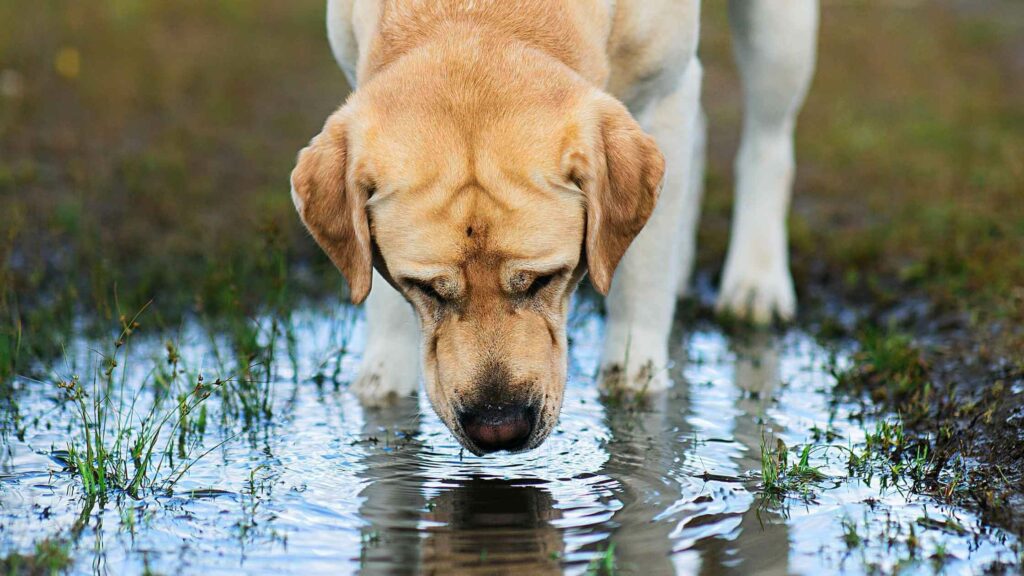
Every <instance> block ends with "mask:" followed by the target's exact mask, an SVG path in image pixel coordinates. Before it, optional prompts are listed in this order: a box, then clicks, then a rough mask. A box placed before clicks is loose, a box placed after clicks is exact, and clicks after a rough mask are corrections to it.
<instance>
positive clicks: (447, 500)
mask: <svg viewBox="0 0 1024 576" xmlns="http://www.w3.org/2000/svg"><path fill="white" fill-rule="evenodd" d="M419 414H420V412H419V407H418V404H417V403H416V401H415V399H407V400H403V401H402V402H401V403H400V404H399V405H398V406H396V407H395V408H393V409H389V410H380V411H366V413H365V425H364V430H363V433H364V437H365V438H373V439H374V441H373V442H372V446H371V447H370V450H368V455H367V456H366V458H365V459H364V464H365V465H366V469H365V472H364V474H363V477H364V479H365V480H366V487H365V488H364V489H363V491H362V492H361V493H360V496H362V497H363V498H364V500H363V504H362V506H361V507H360V509H359V515H360V516H361V517H362V518H364V519H365V520H367V521H368V523H369V524H368V525H367V526H365V527H364V528H363V529H362V553H361V556H360V563H361V572H362V573H364V574H504V573H508V574H524V573H528V574H548V573H550V574H555V573H560V572H561V568H560V565H559V558H560V557H561V555H562V548H563V545H562V537H561V534H560V533H559V532H558V530H557V529H556V528H555V527H554V526H553V525H552V523H551V521H552V520H555V519H557V518H559V517H560V513H559V512H558V511H557V510H556V509H555V507H554V501H553V498H552V496H551V494H550V493H549V492H547V491H546V490H545V489H544V488H543V486H541V485H531V484H528V483H526V482H523V481H516V480H500V479H492V478H482V477H473V478H468V479H444V478H431V477H430V475H429V473H428V466H427V464H426V460H425V459H424V457H423V456H424V447H423V446H422V445H421V444H418V443H417V441H416V440H415V432H416V431H418V428H419V425H420V420H419V418H420V416H419Z"/></svg>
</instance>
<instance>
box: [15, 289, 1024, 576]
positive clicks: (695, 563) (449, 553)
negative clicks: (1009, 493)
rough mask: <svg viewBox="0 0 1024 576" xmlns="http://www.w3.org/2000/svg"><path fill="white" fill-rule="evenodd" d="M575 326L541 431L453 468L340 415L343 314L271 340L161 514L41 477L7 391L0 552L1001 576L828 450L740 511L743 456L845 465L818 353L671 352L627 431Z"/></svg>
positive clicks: (83, 366)
mask: <svg viewBox="0 0 1024 576" xmlns="http://www.w3.org/2000/svg"><path fill="white" fill-rule="evenodd" d="M591 308H592V307H590V306H588V305H587V302H586V301H584V302H583V303H582V304H580V305H578V306H577V307H576V312H575V314H574V317H573V321H572V323H571V324H572V325H571V342H572V346H571V359H570V372H571V380H570V382H569V384H568V388H567V392H566V396H565V405H564V408H563V411H562V416H561V420H560V424H559V426H558V428H557V430H556V431H555V432H554V433H553V434H552V435H551V437H550V438H549V439H548V440H547V442H545V443H544V445H543V446H541V447H540V448H538V449H537V450H534V451H532V452H529V453H526V454H520V455H514V456H510V455H502V454H499V455H491V456H487V457H475V456H472V455H471V454H469V453H468V452H463V451H462V450H461V449H460V447H459V446H458V444H457V443H456V442H455V441H454V440H453V439H452V437H451V436H450V434H449V433H448V431H447V429H446V428H445V427H444V426H443V424H441V422H440V421H439V420H438V419H437V418H436V417H435V416H434V415H433V413H432V411H431V410H430V408H429V406H428V405H427V401H426V399H425V398H424V397H421V398H420V399H418V400H410V401H407V402H405V403H404V404H402V405H400V406H398V407H396V408H395V409H393V410H388V411H364V410H363V409H362V408H361V407H360V406H359V404H358V402H357V401H356V400H355V398H354V397H353V396H352V395H351V394H349V393H348V392H347V391H346V389H345V385H344V383H345V382H347V381H348V380H350V379H351V378H352V376H353V375H354V373H355V370H356V368H357V365H358V351H359V350H360V349H361V344H360V342H359V341H358V338H357V336H356V335H358V334H359V333H360V332H361V327H360V326H359V324H360V320H359V319H358V318H357V317H356V316H355V314H354V313H353V312H352V311H351V310H350V309H348V308H344V307H341V308H338V309H337V310H334V311H325V310H323V309H310V310H309V311H307V312H305V313H299V314H296V315H295V316H294V317H293V318H292V320H291V328H292V334H294V336H295V338H294V340H293V341H291V342H289V340H288V339H287V338H282V339H280V341H279V342H278V343H277V344H276V348H277V349H278V353H277V354H276V356H275V358H276V359H277V360H276V362H275V363H274V364H273V366H272V370H271V377H270V379H269V381H270V384H271V385H270V386H269V387H268V388H267V389H268V390H269V392H270V394H271V398H270V401H269V402H268V403H267V407H268V408H269V409H270V410H271V411H272V414H273V416H272V417H271V418H269V419H266V420H265V421H261V420H259V419H257V420H256V421H254V422H250V423H249V424H246V422H245V419H244V418H243V417H242V415H241V412H240V411H239V410H238V409H237V408H238V405H237V403H235V402H231V403H228V402H226V401H225V400H223V399H222V398H221V396H220V395H219V394H214V395H213V396H212V397H211V398H210V399H209V400H208V401H207V408H208V411H209V418H208V420H209V421H208V423H207V425H206V431H205V433H204V434H203V435H202V437H201V440H199V439H195V440H189V442H190V443H194V444H195V446H196V448H195V451H194V453H199V452H203V451H205V450H211V449H212V451H211V452H210V453H209V454H208V455H206V456H205V457H204V458H202V459H200V460H199V461H198V462H197V463H196V464H195V465H194V466H193V467H192V468H191V469H189V471H188V473H187V474H186V475H185V476H184V477H183V478H182V480H181V481H180V482H178V483H177V484H176V485H175V487H174V492H173V494H170V495H150V496H148V497H145V498H142V499H140V500H134V499H132V498H129V497H128V496H127V495H124V494H122V495H120V496H114V497H111V498H110V499H109V500H108V501H107V502H105V503H100V502H99V501H96V500H93V499H89V498H86V497H84V495H83V492H82V489H81V483H80V481H79V480H78V479H76V478H74V477H72V476H71V475H70V474H68V473H66V472H63V471H62V469H63V463H62V462H64V460H62V456H64V457H65V458H66V455H65V454H64V453H62V452H61V451H63V450H66V449H67V439H68V438H69V437H70V435H72V434H77V433H78V430H79V429H78V426H79V424H78V423H77V422H78V420H77V418H76V415H75V412H74V411H73V410H72V407H71V406H70V405H68V403H67V402H63V401H60V400H59V397H60V394H59V391H58V390H57V389H56V387H55V386H53V385H52V384H43V383H38V382H31V381H27V380H21V381H19V382H17V383H16V384H17V386H18V387H19V388H20V390H19V392H18V393H17V394H16V396H15V398H16V401H17V403H18V404H19V413H20V417H21V421H22V423H23V424H24V425H26V426H27V428H26V430H25V433H24V434H23V439H19V438H18V437H17V436H18V435H17V434H14V433H13V432H12V428H11V427H10V426H8V427H4V430H5V432H6V436H5V437H4V439H3V446H2V447H3V458H2V462H0V551H2V552H4V553H7V552H10V551H15V550H17V551H23V552H27V551H31V550H32V548H33V546H34V543H35V542H37V541H38V540H40V539H42V538H45V537H50V536H58V537H61V538H68V539H70V540H71V541H72V548H71V550H72V556H73V558H74V559H75V560H76V563H75V564H74V567H73V571H75V572H80V573H89V572H97V573H110V574H125V573H138V572H141V571H143V570H144V569H146V568H149V569H151V570H154V571H156V572H161V573H203V574H218V573H238V572H245V573H254V574H304V575H308V574H316V573H331V574H335V573H347V572H353V571H357V570H360V571H363V572H365V573H370V574H376V573H413V572H416V573H462V572H466V573H503V572H508V573H516V574H545V573H562V572H565V573H570V574H580V573H586V572H588V571H598V572H600V571H601V570H604V569H605V567H606V563H607V562H609V561H611V559H612V558H613V559H614V563H615V567H616V572H617V573H623V574H629V573H640V574H645V575H653V574H669V573H694V574H695V573H700V574H752V573H758V574H791V573H796V574H822V573H833V572H838V571H845V572H849V573H861V572H872V571H879V572H884V573H891V572H894V571H898V572H903V573H922V574H931V573H933V572H944V573H950V574H960V573H974V572H979V571H981V570H982V569H984V568H985V567H987V566H990V565H992V564H993V563H1006V564H1011V565H1015V563H1016V562H1018V561H1019V559H1020V544H1019V542H1018V541H1017V540H1016V539H1014V538H1013V537H1011V536H1009V535H1006V534H1003V533H1001V532H999V531H996V530H992V529H988V528H985V527H983V526H981V525H979V523H978V522H977V520H976V519H975V518H974V517H973V516H972V515H970V514H968V513H966V512H963V511H960V510H957V509H951V508H947V507H942V506H938V505H937V504H936V503H935V502H934V501H932V500H929V499H928V498H924V497H917V496H913V495H910V494H909V493H906V492H905V491H904V492H901V491H900V490H899V489H897V488H891V487H890V488H883V487H882V484H881V483H880V481H879V480H877V479H875V480H870V481H868V480H863V479H848V478H847V474H848V472H847V465H846V462H847V459H846V457H845V455H844V452H843V450H842V449H835V450H828V451H819V452H815V453H814V456H813V458H812V462H813V463H814V464H815V465H816V466H820V467H821V470H822V472H823V473H824V474H825V476H826V477H827V478H826V479H824V480H823V481H821V482H818V483H817V485H816V487H814V488H813V489H812V490H810V491H808V492H805V493H792V494H790V495H789V496H788V497H785V498H781V499H766V498H763V497H762V496H761V495H760V494H761V490H760V473H761V446H762V441H763V440H762V439H763V438H767V439H768V442H769V444H770V445H771V444H773V443H774V442H775V441H776V440H775V439H776V438H778V439H781V440H783V441H784V442H785V444H787V445H788V446H791V447H792V446H796V445H800V444H806V443H808V442H812V441H814V442H817V443H824V442H826V440H825V439H823V438H822V437H821V436H822V435H823V434H825V432H824V431H826V430H827V431H828V432H827V435H828V438H829V439H830V440H828V441H829V442H831V443H832V444H835V445H840V446H846V447H849V446H856V445H858V444H860V443H863V442H864V439H865V432H864V430H865V429H866V428H869V427H871V426H873V424H872V423H867V424H865V423H863V422H859V421H856V420H855V419H853V418H851V417H852V415H854V414H855V413H856V412H857V407H856V406H854V405H845V404H842V403H836V402H835V401H834V399H833V397H832V396H831V395H830V394H829V393H828V390H829V389H830V387H831V385H832V383H833V378H832V377H831V376H830V373H829V371H828V366H830V365H831V363H832V362H834V361H838V362H840V363H842V362H843V356H842V353H841V352H840V353H839V354H838V356H839V357H838V359H836V358H835V356H836V353H835V352H834V351H832V352H830V351H828V350H826V349H824V348H822V347H820V346H819V345H818V344H816V343H815V342H814V341H813V340H812V339H811V338H809V337H808V336H806V335H804V334H801V333H799V332H790V333H789V334H787V335H785V336H783V337H770V336H761V337H759V338H757V339H754V340H753V341H747V342H744V343H742V344H740V343H733V342H730V340H729V339H728V338H727V337H726V336H725V335H723V334H722V333H720V332H717V331H714V330H712V329H697V330H691V331H686V330H679V331H678V334H677V335H676V336H675V337H674V340H673V356H674V361H675V364H676V366H675V368H674V370H675V374H676V375H677V378H676V380H677V384H676V385H675V386H674V387H673V388H672V389H671V391H670V392H669V393H667V394H665V395H662V396H659V397H655V398H653V399H652V400H651V402H650V404H649V406H648V407H647V408H646V409H643V410H637V409H635V407H623V406H616V405H610V404H607V403H604V402H602V400H601V398H599V396H598V394H597V392H596V388H595V386H594V378H593V375H594V374H596V372H597V362H598V357H597V353H598V351H599V350H600V339H601V334H602V331H603V325H602V319H601V317H600V316H599V315H597V314H595V313H592V312H589V310H590V309H591ZM179 337H180V347H181V352H180V354H181V357H182V363H183V365H186V366H188V367H189V368H190V369H191V370H200V369H202V370H203V373H204V375H205V376H206V378H207V379H212V378H214V377H216V376H217V375H218V370H217V368H216V367H217V366H221V365H223V364H224V363H223V362H222V361H220V360H218V358H223V356H224V350H225V349H226V348H228V345H227V339H226V337H223V336H216V337H213V338H211V337H210V336H209V335H207V334H206V333H204V332H203V331H202V330H200V329H199V328H197V327H195V326H189V327H186V328H184V329H183V330H182V334H180V335H179ZM263 338H264V340H265V339H266V334H265V333H264V335H263ZM164 342H165V340H164V339H162V338H155V337H153V338H149V339H146V338H142V339H138V340H135V341H134V342H133V343H132V344H131V346H132V350H131V359H130V360H129V363H128V364H126V365H125V366H127V368H125V367H121V368H122V369H124V370H125V371H126V378H125V380H124V382H125V386H126V388H127V390H128V391H129V394H128V397H129V398H132V397H135V396H136V394H135V391H136V390H138V389H139V388H140V387H141V388H142V393H141V394H138V398H137V400H136V402H137V404H138V405H139V406H142V405H144V404H146V403H148V402H151V401H152V389H153V388H154V386H153V384H152V382H153V379H154V378H153V373H152V368H153V366H155V365H158V364H159V362H163V361H165V360H159V359H162V358H165V357H166V351H165V350H164V346H165V344H164ZM101 346H102V345H101V344H96V343H90V342H86V341H80V342H76V343H75V344H74V346H72V347H71V348H69V356H70V357H71V359H70V360H68V361H67V363H66V364H62V365H60V366H58V367H55V368H54V371H55V372H56V373H57V374H60V375H64V376H66V375H67V374H69V373H81V374H87V373H89V372H90V366H92V365H95V364H96V362H97V361H98V360H97V355H96V353H95V352H92V351H91V350H90V349H92V348H99V347H101ZM339 350H351V351H352V352H350V353H340V354H339V353H338V351H339ZM133 361H134V364H133V363H132V362H133ZM84 379H85V378H84V377H83V381H84ZM143 382H146V384H145V385H143ZM814 430H818V437H817V438H815V433H814V432H813V431H814ZM221 443H223V444H222V445H221ZM190 445H191V444H190Z"/></svg>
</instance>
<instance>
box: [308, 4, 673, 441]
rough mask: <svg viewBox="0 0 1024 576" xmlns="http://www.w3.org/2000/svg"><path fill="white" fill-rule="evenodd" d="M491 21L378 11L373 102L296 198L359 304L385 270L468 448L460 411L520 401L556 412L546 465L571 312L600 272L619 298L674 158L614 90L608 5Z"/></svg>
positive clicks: (542, 432) (560, 7)
mask: <svg viewBox="0 0 1024 576" xmlns="http://www.w3.org/2000/svg"><path fill="white" fill-rule="evenodd" d="M482 4H484V7H483V8H481V9H478V10H474V11H472V12H465V11H464V10H463V7H464V5H465V2H461V1H435V0H431V1H430V2H380V3H379V4H378V10H379V12H378V13H377V14H374V15H371V16H370V17H367V18H364V19H362V20H361V21H362V22H363V24H364V26H366V27H371V28H374V30H372V38H373V40H372V41H371V42H370V43H369V46H370V48H369V50H367V51H365V52H361V53H360V58H359V82H360V85H359V89H358V90H357V91H356V92H355V93H353V95H352V96H351V97H350V98H349V100H348V101H347V102H346V103H345V105H344V106H343V107H342V108H341V109H340V110H338V111H337V112H336V113H335V114H333V115H332V116H331V117H330V118H329V119H328V121H327V123H326V125H325V127H324V130H323V132H322V133H321V134H320V135H318V136H317V137H316V138H315V139H314V140H313V141H312V142H311V144H310V145H309V147H307V148H306V149H304V150H303V151H302V152H301V153H300V156H299V160H298V165H297V166H296V168H295V170H294V172H293V174H292V186H293V194H294V196H295V201H296V205H297V206H298V208H299V212H300V215H301V217H302V219H303V221H304V222H305V224H306V225H307V227H308V228H309V230H310V231H311V233H312V234H313V236H314V238H315V239H316V240H317V242H318V243H319V244H320V245H321V246H322V247H323V249H324V250H325V251H326V252H327V254H328V255H329V256H330V257H331V259H332V260H333V262H334V263H335V264H336V265H337V266H338V268H339V269H340V270H341V272H342V273H343V274H344V275H345V277H346V279H347V280H348V283H349V286H350V289H351V295H352V300H353V301H354V302H356V303H358V302H360V301H362V300H363V299H364V298H365V297H366V296H367V294H368V293H369V291H370V284H371V277H372V269H371V265H372V264H376V267H377V269H378V271H380V272H381V274H382V276H383V277H385V278H386V279H388V280H389V282H391V284H392V285H393V286H394V287H395V288H396V289H398V290H399V291H400V292H401V293H402V294H403V295H404V296H405V297H406V298H407V299H408V300H409V301H410V302H411V303H412V304H413V306H414V308H415V309H416V311H417V312H418V315H419V318H420V324H421V328H422V332H423V348H422V351H423V364H424V370H423V371H424V376H425V380H426V385H427V391H428V394H429V395H430V398H431V401H432V403H433V405H434V407H435V409H436V410H437V412H438V414H439V415H440V416H441V418H442V419H443V420H444V421H445V422H446V424H448V426H449V428H451V429H452V431H453V432H454V433H455V434H456V436H459V437H460V440H462V441H463V442H464V443H466V442H465V437H464V434H463V433H462V431H461V430H460V429H459V425H458V423H457V422H456V412H457V410H458V409H459V408H460V407H462V406H465V405H468V404H472V403H479V402H484V401H493V402H499V401H501V399H502V398H510V399H511V398H514V399H516V400H517V401H528V402H531V403H533V404H534V405H536V406H538V407H539V412H540V417H539V418H538V427H537V430H535V431H534V433H533V435H532V437H531V439H530V442H529V445H528V446H526V447H527V448H532V447H533V446H535V445H537V444H539V443H540V442H541V441H543V439H544V438H545V437H546V436H547V434H548V432H549V431H550V429H551V427H552V426H553V425H554V423H555V422H556V421H557V416H558V412H559V409H560V407H561V402H562V391H563V387H564V383H565V375H566V336H565V323H566V315H567V312H568V305H569V297H570V295H571V293H572V291H573V289H574V288H575V286H576V284H577V283H578V281H579V280H580V278H581V277H582V275H583V273H584V271H585V270H589V273H590V276H591V279H592V282H593V284H594V285H595V287H596V288H597V289H598V290H599V291H601V292H607V290H608V288H609V286H610V284H611V279H612V274H613V272H614V270H615V267H616V265H617V263H618V261H619V260H620V258H621V257H622V256H623V254H624V252H625V251H626V249H627V247H628V246H629V244H630V242H631V241H632V239H633V238H634V237H635V236H636V235H637V233H638V232H639V231H640V230H641V228H642V227H643V225H644V223H645V222H646V220H647V218H648V217H649V216H650V214H651V212H652V210H653V209H654V205H655V201H656V199H657V195H658V191H659V187H660V183H661V180H662V175H663V172H664V160H663V158H662V155H661V153H660V152H659V151H658V148H657V146H656V145H655V143H654V141H653V140H652V139H651V138H649V137H648V136H647V135H646V134H644V133H643V132H642V131H641V129H640V127H639V126H638V125H637V124H636V122H635V121H634V120H633V118H632V117H631V116H630V114H629V113H628V112H627V111H626V109H625V107H623V106H622V104H620V103H619V102H618V101H617V100H615V99H614V98H612V97H610V96H608V95H607V94H606V93H604V92H603V91H601V90H600V89H599V87H600V86H603V85H604V83H605V82H606V80H607V77H608V70H609V60H608V57H607V56H606V46H607V35H608V25H607V23H609V22H610V21H611V20H610V19H609V18H608V14H607V13H602V9H601V7H602V6H603V4H602V3H600V2H569V1H566V2H556V1H551V0H530V1H519V2H504V1H502V2H496V1H495V2H482ZM358 33H359V31H358V30H357V34H358ZM363 33H364V34H367V33H369V32H367V31H364V32H363ZM549 276H550V279H549V278H547V277H549ZM538 279H541V280H540V282H541V283H544V282H547V284H546V285H544V286H543V287H540V288H536V287H535V286H534V285H533V283H534V282H537V281H538ZM537 286H540V284H538V285H537ZM470 448H472V446H470Z"/></svg>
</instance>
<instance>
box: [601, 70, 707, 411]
mask: <svg viewBox="0 0 1024 576" xmlns="http://www.w3.org/2000/svg"><path fill="white" fill-rule="evenodd" d="M679 70H682V72H680V71H679ZM671 73H674V74H675V75H676V76H675V78H673V79H672V80H671V81H667V82H666V86H664V87H663V88H662V89H663V90H664V92H662V94H661V95H659V96H657V97H654V98H650V99H649V100H648V101H647V103H645V104H644V105H642V106H640V107H639V108H638V109H636V110H633V113H634V116H635V117H636V119H637V121H638V122H639V123H640V125H641V126H642V127H643V128H644V130H645V131H647V133H648V134H650V135H651V136H653V137H654V139H655V140H656V141H657V143H658V148H660V149H661V152H662V153H663V154H664V155H665V178H664V184H663V187H662V192H661V196H660V197H659V198H658V204H657V206H655V208H654V213H653V214H652V215H651V218H650V219H649V220H648V221H647V225H646V226H645V227H644V229H643V230H642V231H641V232H640V234H639V235H637V237H636V239H635V240H633V243H632V245H630V247H629V249H628V250H627V251H626V254H625V256H624V257H623V258H622V262H620V263H619V266H618V269H617V270H616V272H615V278H614V280H613V281H612V287H611V290H610V291H609V293H608V299H607V306H608V325H607V330H606V332H605V344H604V354H603V357H602V379H601V381H602V386H603V387H604V388H605V390H615V389H618V390H627V391H634V392H640V391H651V392H654V391H658V390H661V389H664V388H665V387H666V386H667V385H668V383H669V378H668V368H669V367H668V339H669V333H670V332H671V330H672V316H673V313H674V311H675V305H676V299H677V291H678V288H679V283H680V281H681V277H682V276H683V274H684V273H685V274H688V273H689V270H684V269H683V268H684V265H685V266H686V267H687V268H688V267H689V263H690V262H692V260H693V258H692V255H689V254H682V253H681V251H682V250H683V249H684V248H685V249H686V250H691V251H692V249H693V240H694V230H695V226H696V222H697V217H696V216H697V215H696V212H697V210H698V209H699V204H700V199H699V196H697V192H699V190H700V189H699V188H698V187H694V186H693V185H692V184H693V180H694V176H693V173H692V170H693V168H692V166H691V164H692V163H693V160H694V158H695V157H696V156H697V155H696V154H695V153H694V143H695V141H696V140H695V132H696V130H697V127H698V124H699V118H700V86H701V77H702V70H701V65H700V62H699V61H698V60H697V59H696V58H692V59H691V60H690V62H689V64H685V65H682V66H679V68H678V69H677V70H676V71H674V72H671Z"/></svg>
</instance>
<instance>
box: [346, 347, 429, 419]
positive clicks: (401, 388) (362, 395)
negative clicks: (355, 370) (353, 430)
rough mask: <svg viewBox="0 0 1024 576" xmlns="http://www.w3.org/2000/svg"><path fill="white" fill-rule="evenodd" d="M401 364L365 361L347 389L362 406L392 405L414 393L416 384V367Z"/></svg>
mask: <svg viewBox="0 0 1024 576" xmlns="http://www.w3.org/2000/svg"><path fill="white" fill-rule="evenodd" d="M401 364H402V363H401V362H395V361H392V362H390V363H387V362H385V361H384V360H383V359H373V358H368V359H365V360H364V361H363V366H362V368H361V369H360V371H359V376H358V377H357V378H356V379H355V381H354V382H352V385H351V386H350V388H349V389H350V390H351V391H352V393H353V394H355V395H356V398H359V401H360V402H361V403H362V404H363V406H367V407H384V406H390V405H393V404H394V403H395V402H397V401H398V399H399V398H401V397H404V396H409V395H411V394H412V393H413V392H415V391H416V385H417V384H418V378H419V375H418V366H417V365H415V364H413V365H412V366H411V367H409V366H402V365H401Z"/></svg>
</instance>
